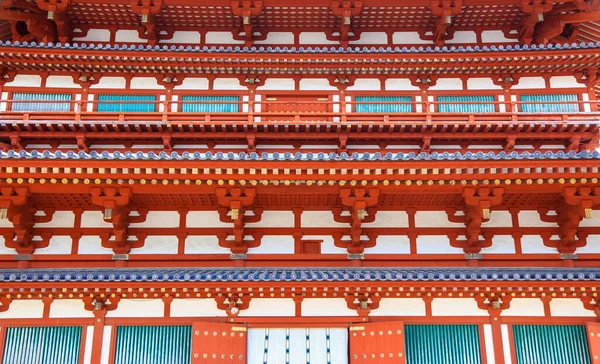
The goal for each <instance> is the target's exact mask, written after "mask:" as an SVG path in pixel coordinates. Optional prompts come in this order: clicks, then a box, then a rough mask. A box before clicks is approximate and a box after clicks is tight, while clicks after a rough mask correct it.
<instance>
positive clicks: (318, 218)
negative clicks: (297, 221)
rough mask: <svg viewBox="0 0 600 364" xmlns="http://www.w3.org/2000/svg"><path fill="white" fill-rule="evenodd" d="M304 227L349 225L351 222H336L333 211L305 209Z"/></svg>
mask: <svg viewBox="0 0 600 364" xmlns="http://www.w3.org/2000/svg"><path fill="white" fill-rule="evenodd" d="M301 224H302V227H345V228H347V227H349V224H343V223H339V222H335V220H333V213H331V211H303V212H302V218H301Z"/></svg>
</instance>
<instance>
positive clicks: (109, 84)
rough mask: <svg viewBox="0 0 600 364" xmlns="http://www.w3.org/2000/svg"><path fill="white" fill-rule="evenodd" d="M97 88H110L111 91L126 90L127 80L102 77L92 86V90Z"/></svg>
mask: <svg viewBox="0 0 600 364" xmlns="http://www.w3.org/2000/svg"><path fill="white" fill-rule="evenodd" d="M96 88H110V89H115V88H116V89H124V88H125V78H123V77H101V78H100V81H99V82H98V83H97V84H95V85H91V86H90V89H96Z"/></svg>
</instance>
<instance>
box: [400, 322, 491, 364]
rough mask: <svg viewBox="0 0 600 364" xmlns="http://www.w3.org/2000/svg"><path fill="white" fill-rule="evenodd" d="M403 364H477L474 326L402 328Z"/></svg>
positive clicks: (479, 359) (475, 327) (476, 333)
mask: <svg viewBox="0 0 600 364" xmlns="http://www.w3.org/2000/svg"><path fill="white" fill-rule="evenodd" d="M404 332H405V339H404V340H405V345H406V363H407V364H440V363H444V364H479V363H481V352H480V343H479V329H478V327H477V325H405V326H404Z"/></svg>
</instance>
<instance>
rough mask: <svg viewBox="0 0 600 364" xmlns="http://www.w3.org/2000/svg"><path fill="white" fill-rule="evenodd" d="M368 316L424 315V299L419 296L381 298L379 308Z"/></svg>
mask: <svg viewBox="0 0 600 364" xmlns="http://www.w3.org/2000/svg"><path fill="white" fill-rule="evenodd" d="M370 316H425V301H423V299H421V298H382V299H381V301H380V302H379V308H378V309H376V310H373V311H371V313H370Z"/></svg>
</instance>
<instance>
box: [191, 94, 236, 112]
mask: <svg viewBox="0 0 600 364" xmlns="http://www.w3.org/2000/svg"><path fill="white" fill-rule="evenodd" d="M181 101H183V102H182V104H181V111H182V112H238V111H239V101H240V98H239V96H199V95H192V96H182V97H181ZM211 101H213V102H217V103H210V102H211ZM225 102H232V103H231V104H229V103H225Z"/></svg>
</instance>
